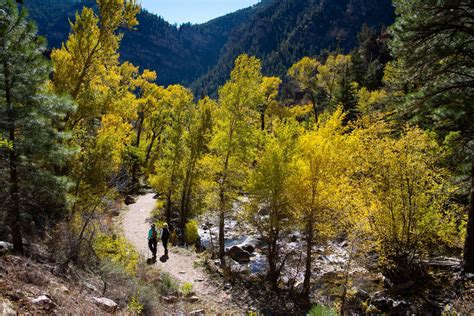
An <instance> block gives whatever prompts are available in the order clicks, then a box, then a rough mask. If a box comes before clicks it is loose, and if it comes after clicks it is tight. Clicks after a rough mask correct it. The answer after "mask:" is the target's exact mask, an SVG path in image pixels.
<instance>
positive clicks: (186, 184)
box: [179, 166, 192, 238]
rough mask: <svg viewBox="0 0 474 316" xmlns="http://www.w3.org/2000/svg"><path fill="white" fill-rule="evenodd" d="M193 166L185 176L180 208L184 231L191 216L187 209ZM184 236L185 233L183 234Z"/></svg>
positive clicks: (181, 223) (180, 222)
mask: <svg viewBox="0 0 474 316" xmlns="http://www.w3.org/2000/svg"><path fill="white" fill-rule="evenodd" d="M191 172H192V171H191V166H189V167H188V168H187V170H186V176H185V177H184V184H183V189H182V191H181V203H180V209H179V215H180V219H179V220H180V221H179V226H180V228H181V231H182V232H184V227H185V226H186V221H187V219H188V216H189V212H188V209H187V205H186V204H187V199H188V197H187V196H188V187H189V186H190V185H191V184H190V181H191ZM183 238H184V234H183Z"/></svg>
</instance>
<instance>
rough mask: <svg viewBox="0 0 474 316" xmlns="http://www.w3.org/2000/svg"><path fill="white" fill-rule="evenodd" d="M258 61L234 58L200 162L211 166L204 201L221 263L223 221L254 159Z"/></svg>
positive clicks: (241, 57) (248, 58)
mask: <svg viewBox="0 0 474 316" xmlns="http://www.w3.org/2000/svg"><path fill="white" fill-rule="evenodd" d="M260 69H261V64H260V61H259V60H258V59H256V58H255V57H249V56H247V55H241V56H239V57H238V58H237V60H236V61H235V67H234V69H233V70H232V73H231V75H230V79H229V81H227V82H226V84H225V85H224V86H222V87H221V88H220V89H219V108H218V110H217V111H216V120H215V131H216V132H215V134H214V136H213V139H212V140H211V143H210V153H209V154H208V155H207V156H206V157H205V159H204V163H205V164H206V165H207V168H208V169H209V170H212V172H211V177H212V181H208V182H207V184H206V185H207V186H208V188H207V191H208V192H209V194H208V197H207V201H208V203H209V204H210V206H211V207H212V208H214V209H216V211H217V214H218V217H219V258H220V260H221V263H222V264H225V258H224V255H225V248H224V221H225V217H226V215H227V214H228V213H229V211H230V209H231V207H232V202H233V201H234V200H235V198H236V196H237V194H238V193H239V190H240V188H241V187H242V186H243V184H244V182H245V177H246V174H247V172H248V168H249V165H250V164H251V162H252V161H253V160H254V158H253V157H254V152H253V149H254V148H255V142H256V141H257V140H258V137H256V136H257V135H256V132H259V131H260V129H259V128H258V125H257V124H258V118H259V115H258V111H257V106H258V104H259V102H260V100H261V95H260V93H261V89H260V85H261V83H262V74H261V70H260Z"/></svg>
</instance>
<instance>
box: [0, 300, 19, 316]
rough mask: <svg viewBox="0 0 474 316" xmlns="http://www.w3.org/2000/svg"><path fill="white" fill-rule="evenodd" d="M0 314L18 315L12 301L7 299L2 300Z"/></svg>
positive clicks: (6, 315) (7, 315)
mask: <svg viewBox="0 0 474 316" xmlns="http://www.w3.org/2000/svg"><path fill="white" fill-rule="evenodd" d="M0 314H1V315H5V316H10V315H16V312H15V310H14V309H13V304H12V302H10V301H9V300H7V299H2V300H1V301H0Z"/></svg>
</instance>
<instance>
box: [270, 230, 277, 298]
mask: <svg viewBox="0 0 474 316" xmlns="http://www.w3.org/2000/svg"><path fill="white" fill-rule="evenodd" d="M277 260H278V253H277V237H276V236H275V233H274V232H272V233H271V236H270V242H269V243H268V267H269V271H268V276H269V280H270V284H271V285H272V287H273V288H274V289H276V288H277V281H278V277H279V275H278V271H277Z"/></svg>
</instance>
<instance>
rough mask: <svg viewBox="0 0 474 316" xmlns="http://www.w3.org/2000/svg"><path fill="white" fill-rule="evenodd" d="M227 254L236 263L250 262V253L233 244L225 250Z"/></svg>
mask: <svg viewBox="0 0 474 316" xmlns="http://www.w3.org/2000/svg"><path fill="white" fill-rule="evenodd" d="M227 255H228V256H229V257H231V258H232V259H233V260H234V261H237V262H238V263H248V262H250V253H249V252H248V251H245V250H243V249H242V248H240V247H239V246H233V247H232V248H230V249H229V251H227Z"/></svg>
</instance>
